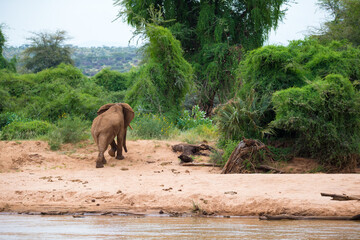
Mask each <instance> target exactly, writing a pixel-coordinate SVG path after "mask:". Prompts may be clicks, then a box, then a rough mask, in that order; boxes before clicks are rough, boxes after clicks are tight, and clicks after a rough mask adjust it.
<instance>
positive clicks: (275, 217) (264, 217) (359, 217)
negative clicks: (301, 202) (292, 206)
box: [259, 214, 360, 221]
mask: <svg viewBox="0 0 360 240" xmlns="http://www.w3.org/2000/svg"><path fill="white" fill-rule="evenodd" d="M259 219H260V220H353V221H354V220H360V214H358V215H355V216H295V215H287V214H283V215H262V216H259Z"/></svg>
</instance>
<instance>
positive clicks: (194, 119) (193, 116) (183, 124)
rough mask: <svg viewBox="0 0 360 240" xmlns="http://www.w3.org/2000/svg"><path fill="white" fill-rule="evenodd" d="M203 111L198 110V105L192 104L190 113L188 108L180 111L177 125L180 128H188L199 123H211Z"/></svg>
mask: <svg viewBox="0 0 360 240" xmlns="http://www.w3.org/2000/svg"><path fill="white" fill-rule="evenodd" d="M205 114H206V113H205V112H204V111H201V110H200V107H199V106H198V105H195V106H193V108H192V110H191V113H190V111H188V110H184V111H183V112H182V115H181V117H180V118H179V119H178V121H177V124H176V125H177V127H178V128H180V129H183V130H185V129H190V128H194V127H196V126H199V125H211V124H212V120H211V119H210V118H207V117H206V116H205Z"/></svg>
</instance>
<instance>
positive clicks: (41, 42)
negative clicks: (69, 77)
mask: <svg viewBox="0 0 360 240" xmlns="http://www.w3.org/2000/svg"><path fill="white" fill-rule="evenodd" d="M67 39H68V37H67V35H66V32H65V31H56V32H55V33H47V32H40V33H34V35H33V36H32V37H30V38H28V40H29V41H30V42H31V43H30V47H28V48H27V49H25V50H24V52H23V59H22V61H23V62H24V66H25V68H26V69H28V70H30V71H32V72H35V73H37V72H40V71H41V70H44V69H46V68H51V67H56V66H58V65H59V64H60V63H66V64H72V65H73V64H74V62H73V60H72V59H71V53H72V49H71V47H70V46H69V45H65V43H64V42H65V41H66V40H67Z"/></svg>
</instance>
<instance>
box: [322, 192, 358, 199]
mask: <svg viewBox="0 0 360 240" xmlns="http://www.w3.org/2000/svg"><path fill="white" fill-rule="evenodd" d="M321 196H323V197H332V199H331V200H337V201H350V200H358V201H360V196H358V195H357V196H355V195H354V196H349V195H346V194H332V193H321Z"/></svg>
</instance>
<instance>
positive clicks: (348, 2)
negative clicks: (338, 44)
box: [317, 0, 360, 46]
mask: <svg viewBox="0 0 360 240" xmlns="http://www.w3.org/2000/svg"><path fill="white" fill-rule="evenodd" d="M318 5H319V6H320V7H321V8H322V9H324V10H326V11H328V12H329V13H330V14H331V16H332V17H333V19H332V20H330V21H328V22H325V23H324V26H323V28H322V29H320V31H319V33H318V34H319V35H318V36H317V37H318V38H320V39H321V40H324V41H329V40H344V39H347V40H348V41H349V42H351V43H352V44H354V45H355V46H359V45H360V27H359V26H360V1H359V0H318Z"/></svg>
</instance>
